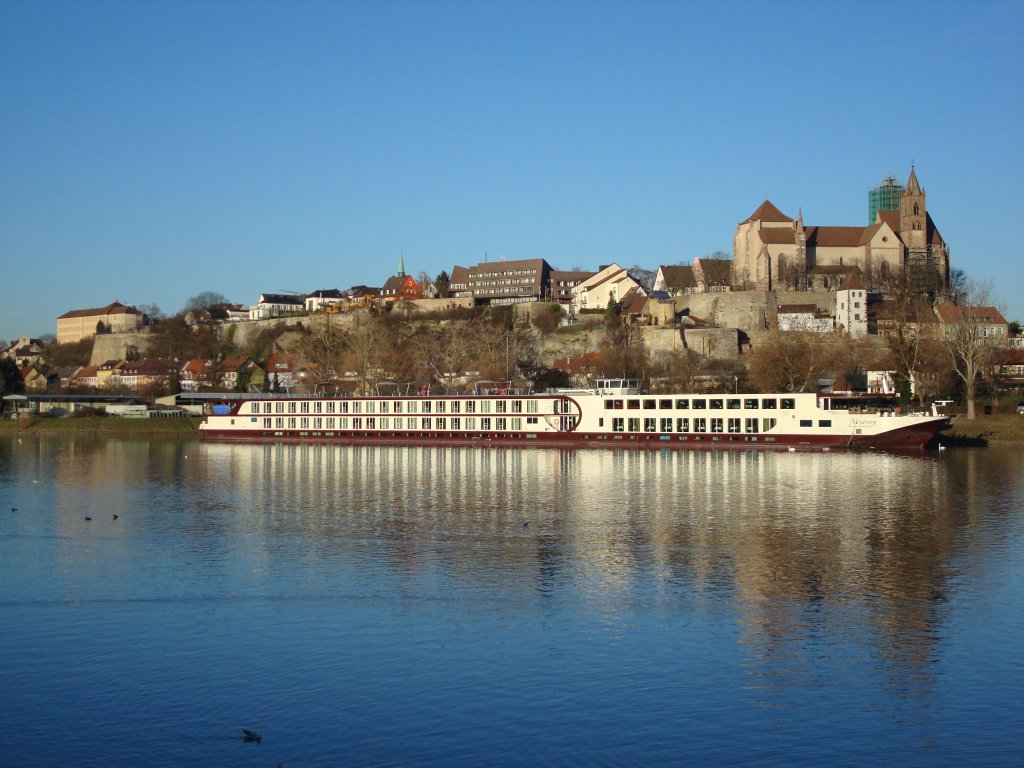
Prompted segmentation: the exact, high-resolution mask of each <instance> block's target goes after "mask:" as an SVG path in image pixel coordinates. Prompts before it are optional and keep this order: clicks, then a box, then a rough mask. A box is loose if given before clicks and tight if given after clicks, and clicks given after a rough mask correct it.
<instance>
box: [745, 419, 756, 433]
mask: <svg viewBox="0 0 1024 768" xmlns="http://www.w3.org/2000/svg"><path fill="white" fill-rule="evenodd" d="M746 428H747V432H750V433H753V434H756V433H757V419H747V423H746Z"/></svg>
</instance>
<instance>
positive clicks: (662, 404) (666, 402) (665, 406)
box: [658, 400, 672, 409]
mask: <svg viewBox="0 0 1024 768" xmlns="http://www.w3.org/2000/svg"><path fill="white" fill-rule="evenodd" d="M658 407H659V408H662V409H669V408H671V407H672V401H671V400H659V401H658Z"/></svg>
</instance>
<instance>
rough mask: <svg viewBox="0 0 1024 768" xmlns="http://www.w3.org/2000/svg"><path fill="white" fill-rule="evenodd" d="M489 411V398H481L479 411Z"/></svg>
mask: <svg viewBox="0 0 1024 768" xmlns="http://www.w3.org/2000/svg"><path fill="white" fill-rule="evenodd" d="M490 412H491V401H490V400H481V401H480V413H490Z"/></svg>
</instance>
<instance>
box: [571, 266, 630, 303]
mask: <svg viewBox="0 0 1024 768" xmlns="http://www.w3.org/2000/svg"><path fill="white" fill-rule="evenodd" d="M631 290H636V291H639V292H640V293H641V294H642V295H644V296H646V295H647V292H646V291H645V290H644V289H643V287H642V286H641V285H640V283H638V282H637V281H636V280H634V279H633V278H632V277H630V276H629V273H628V272H626V270H624V269H623V268H622V267H620V266H619V265H618V264H612V265H610V266H607V267H602V268H601V270H600V271H599V272H598V273H597V274H596V275H594V276H593V277H588V278H587V279H586V280H584V281H583V282H581V283H580V284H579V285H577V286H576V287H575V288H573V289H572V306H573V309H574V310H575V311H577V312H580V311H582V310H585V309H604V308H605V307H607V306H608V301H609V300H611V301H614V302H619V301H621V300H622V299H623V298H624V297H625V295H626V294H627V293H629V292H630V291H631Z"/></svg>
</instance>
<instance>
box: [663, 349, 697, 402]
mask: <svg viewBox="0 0 1024 768" xmlns="http://www.w3.org/2000/svg"><path fill="white" fill-rule="evenodd" d="M654 367H655V370H656V371H657V374H658V375H657V379H656V381H655V382H652V383H653V384H654V387H653V388H654V389H655V391H658V392H692V391H693V388H694V383H695V382H696V379H697V373H698V372H699V371H700V355H698V354H697V353H696V352H694V351H693V350H691V349H674V350H671V351H669V352H663V353H661V354H660V355H658V356H657V357H656V358H655V360H654Z"/></svg>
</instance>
